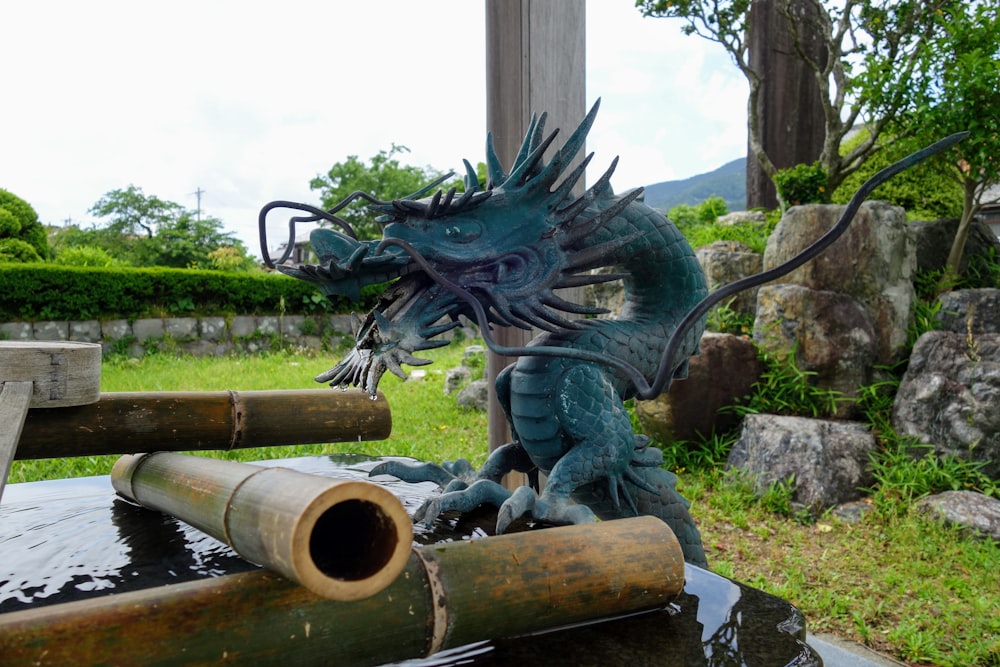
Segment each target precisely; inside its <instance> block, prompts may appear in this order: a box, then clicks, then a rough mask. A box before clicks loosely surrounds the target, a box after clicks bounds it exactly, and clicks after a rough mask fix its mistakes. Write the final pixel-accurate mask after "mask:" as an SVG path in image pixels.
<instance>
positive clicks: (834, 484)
mask: <svg viewBox="0 0 1000 667" xmlns="http://www.w3.org/2000/svg"><path fill="white" fill-rule="evenodd" d="M877 446H878V445H877V443H876V441H875V436H873V435H872V434H871V433H870V432H869V431H868V429H867V427H866V426H865V425H864V424H860V423H855V422H846V421H828V420H823V419H808V418H806V417H781V416H777V415H747V416H746V417H745V418H744V420H743V430H742V432H741V433H740V439H739V440H737V441H736V443H735V444H734V445H733V448H732V450H731V451H730V453H729V462H728V465H729V467H730V468H736V469H739V470H742V471H744V472H746V473H747V474H749V475H750V477H751V478H752V479H753V480H754V482H755V484H756V485H757V489H758V491H759V492H760V493H763V492H764V491H765V490H766V489H767V487H768V486H770V485H771V484H772V483H774V482H787V481H788V480H789V479H791V480H792V482H793V485H794V491H793V493H792V502H793V503H795V504H797V505H801V506H804V507H807V508H810V509H813V510H818V511H819V510H823V509H826V508H828V507H832V506H834V505H839V504H841V503H845V502H849V501H852V500H857V499H858V498H860V497H861V496H862V491H861V488H863V487H867V486H871V484H872V483H873V481H874V479H873V477H872V474H871V471H870V470H869V467H868V461H869V454H870V453H871V452H873V451H874V450H875V449H876V447H877Z"/></svg>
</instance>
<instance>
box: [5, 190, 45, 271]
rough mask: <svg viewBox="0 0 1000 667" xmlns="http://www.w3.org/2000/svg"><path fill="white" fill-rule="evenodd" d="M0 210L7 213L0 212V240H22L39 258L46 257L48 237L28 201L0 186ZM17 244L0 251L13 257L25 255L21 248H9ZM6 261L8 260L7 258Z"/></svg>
mask: <svg viewBox="0 0 1000 667" xmlns="http://www.w3.org/2000/svg"><path fill="white" fill-rule="evenodd" d="M0 211H6V213H7V215H3V214H0V240H3V239H14V240H19V241H23V242H24V243H26V244H28V245H29V246H31V248H33V249H34V252H35V254H36V255H37V256H38V257H39V258H46V257H48V254H49V241H48V237H47V236H46V234H45V229H44V228H43V227H42V225H41V224H40V223H39V222H38V214H37V213H36V212H35V209H33V208H32V207H31V205H30V204H29V203H28V202H26V201H24V200H23V199H21V198H20V197H18V196H17V195H15V194H13V193H12V192H8V191H6V190H4V189H3V188H0ZM12 218H13V220H12ZM17 245H19V244H8V245H7V246H6V247H5V249H4V250H2V251H0V252H2V254H4V255H8V256H13V257H23V256H25V252H26V251H24V250H23V249H21V250H12V249H11V248H13V247H15V246H17ZM29 254H30V253H29ZM0 259H2V258H0ZM7 261H10V260H9V259H8V260H7ZM15 261H22V262H25V261H32V260H30V259H17V260H15Z"/></svg>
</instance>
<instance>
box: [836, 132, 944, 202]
mask: <svg viewBox="0 0 1000 667" xmlns="http://www.w3.org/2000/svg"><path fill="white" fill-rule="evenodd" d="M864 134H865V133H864V131H862V132H860V133H859V134H858V136H857V137H853V138H851V139H848V140H847V141H845V142H844V146H843V149H846V150H850V148H851V147H852V145H853V144H854V143H857V142H860V141H861V140H863V139H864ZM938 138H940V137H938ZM912 148H913V147H911V146H907V145H906V144H905V142H896V143H894V144H893V145H891V146H889V147H888V148H886V149H885V150H882V151H879V152H878V153H876V154H875V155H873V156H872V157H871V158H869V159H868V160H866V161H865V163H864V165H862V166H861V168H860V169H858V170H857V171H856V172H854V173H853V174H851V175H850V176H848V177H847V178H845V179H844V182H843V183H841V184H840V187H839V188H837V190H836V191H835V192H833V193H832V194H831V195H830V201H831V202H833V203H834V204H846V203H847V202H848V201H850V199H851V197H853V196H854V193H855V192H857V190H858V188H860V187H861V185H862V183H864V182H865V181H867V180H868V179H869V178H871V177H872V176H874V175H875V174H876V173H877V172H879V171H881V170H882V169H884V168H886V167H888V166H889V165H891V164H892V163H893V162H897V161H899V160H901V159H903V158H904V157H906V156H907V155H908V154H909V153H912V152H913V150H912ZM868 198H869V199H880V200H882V201H887V202H889V203H891V204H895V205H896V206H901V207H903V208H904V209H906V216H907V218H909V219H910V220H938V219H940V218H958V217H960V216H961V215H962V188H961V187H959V185H958V184H957V183H955V182H954V180H952V179H951V178H950V177H949V176H948V174H947V173H943V172H942V170H940V169H935V168H934V165H933V164H932V163H931V164H929V163H927V162H923V163H921V164H918V165H917V166H915V167H912V168H911V169H907V170H906V171H904V172H903V173H901V174H898V175H896V176H893V177H892V178H891V179H889V180H888V181H886V182H885V183H883V184H882V185H880V186H878V187H877V188H875V190H874V191H872V193H871V195H869V196H868Z"/></svg>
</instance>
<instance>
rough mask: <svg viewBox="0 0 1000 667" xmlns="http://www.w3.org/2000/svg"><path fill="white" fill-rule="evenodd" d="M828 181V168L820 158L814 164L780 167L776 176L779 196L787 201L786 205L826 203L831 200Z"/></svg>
mask: <svg viewBox="0 0 1000 667" xmlns="http://www.w3.org/2000/svg"><path fill="white" fill-rule="evenodd" d="M828 181H829V177H828V176H827V173H826V170H825V169H823V165H821V164H820V163H819V161H818V160H817V161H816V162H813V163H812V164H798V165H795V166H794V167H790V168H788V169H779V170H778V173H777V174H776V175H775V177H774V185H775V187H776V188H777V189H778V196H779V197H780V198H781V200H782V201H783V202H785V206H801V205H802V204H826V203H827V202H829V201H830V197H829V192H828V191H827V182H828Z"/></svg>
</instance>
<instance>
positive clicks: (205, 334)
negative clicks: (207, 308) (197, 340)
mask: <svg viewBox="0 0 1000 667" xmlns="http://www.w3.org/2000/svg"><path fill="white" fill-rule="evenodd" d="M198 327H199V330H200V331H201V337H202V338H203V339H205V340H207V341H211V342H213V343H217V342H220V341H224V340H226V338H227V336H226V318H224V317H203V318H201V320H200V321H199V323H198Z"/></svg>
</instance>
